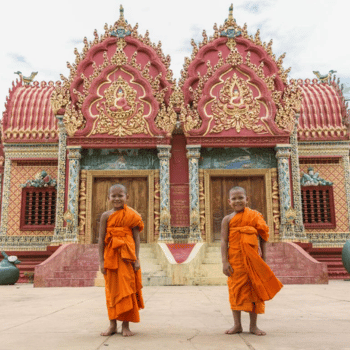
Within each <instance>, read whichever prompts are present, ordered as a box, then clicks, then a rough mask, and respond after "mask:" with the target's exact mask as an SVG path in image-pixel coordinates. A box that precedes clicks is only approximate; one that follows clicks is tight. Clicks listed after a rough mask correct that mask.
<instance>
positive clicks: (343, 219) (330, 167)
mask: <svg viewBox="0 0 350 350" xmlns="http://www.w3.org/2000/svg"><path fill="white" fill-rule="evenodd" d="M309 167H312V168H313V169H314V172H318V173H319V175H320V177H321V178H322V179H325V180H328V181H331V182H333V193H334V205H335V218H336V225H337V226H336V228H334V229H306V230H305V231H306V232H307V233H313V232H316V231H317V232H319V233H336V232H348V231H349V224H348V211H347V205H346V193H345V184H344V181H345V178H344V176H345V175H344V168H343V165H342V163H339V164H300V171H303V172H304V173H307V172H308V168H309Z"/></svg>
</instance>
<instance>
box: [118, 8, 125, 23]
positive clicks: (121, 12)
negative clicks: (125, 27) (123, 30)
mask: <svg viewBox="0 0 350 350" xmlns="http://www.w3.org/2000/svg"><path fill="white" fill-rule="evenodd" d="M119 20H123V21H124V20H125V19H124V7H123V5H120V8H119Z"/></svg>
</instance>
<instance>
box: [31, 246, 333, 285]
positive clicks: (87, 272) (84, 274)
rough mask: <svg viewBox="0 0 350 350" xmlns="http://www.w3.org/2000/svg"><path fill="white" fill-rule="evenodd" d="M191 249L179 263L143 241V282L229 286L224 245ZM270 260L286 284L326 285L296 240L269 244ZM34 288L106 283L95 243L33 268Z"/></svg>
mask: <svg viewBox="0 0 350 350" xmlns="http://www.w3.org/2000/svg"><path fill="white" fill-rule="evenodd" d="M191 248H192V249H191V250H190V251H189V255H188V256H187V258H186V259H183V262H182V263H181V264H178V263H177V262H176V260H175V258H174V256H173V255H172V253H171V250H170V249H169V248H168V245H167V244H165V243H155V244H141V247H140V260H141V270H142V281H143V285H144V286H159V285H162V286H166V285H226V281H227V277H226V276H225V275H224V274H223V273H222V263H221V253H220V244H219V243H213V244H207V243H197V244H196V245H195V246H194V247H191ZM267 263H268V264H269V265H270V267H271V268H272V270H273V271H274V273H275V274H276V276H277V277H278V278H279V279H280V280H281V282H282V283H283V284H305V283H306V284H307V283H328V274H327V265H326V264H325V263H321V262H318V261H316V260H315V259H313V258H312V257H311V256H310V255H309V254H307V253H306V252H305V251H304V250H303V249H302V248H300V247H299V246H298V245H296V244H294V243H269V244H268V245H267ZM34 286H35V287H88V286H104V278H103V275H102V274H101V273H100V272H99V259H98V246H97V244H90V245H81V244H68V245H64V246H61V247H60V248H59V249H58V250H57V251H56V252H55V253H54V254H53V255H52V256H51V257H50V258H48V259H47V260H46V261H44V262H43V263H41V264H40V265H38V266H37V267H36V268H35V277H34Z"/></svg>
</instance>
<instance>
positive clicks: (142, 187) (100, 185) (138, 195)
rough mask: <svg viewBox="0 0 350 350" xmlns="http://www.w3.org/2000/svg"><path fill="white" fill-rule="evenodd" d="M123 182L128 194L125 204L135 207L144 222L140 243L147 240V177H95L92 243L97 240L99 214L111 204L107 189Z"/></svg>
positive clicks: (109, 207) (110, 206)
mask: <svg viewBox="0 0 350 350" xmlns="http://www.w3.org/2000/svg"><path fill="white" fill-rule="evenodd" d="M116 183H121V184H123V185H124V186H125V187H126V189H127V191H128V195H129V199H128V201H127V205H128V206H130V207H131V208H133V209H135V210H136V211H137V212H138V213H139V214H140V215H141V216H142V220H143V222H144V223H145V228H144V229H143V231H142V232H141V233H140V239H141V242H142V243H146V242H147V222H148V184H147V177H125V178H121V177H114V178H113V177H95V178H94V182H93V189H92V218H91V219H92V220H91V225H92V240H93V241H92V243H97V242H98V230H99V225H100V217H101V214H102V213H103V212H105V211H107V210H109V209H111V208H112V207H113V206H112V205H111V203H109V201H108V190H109V188H110V187H111V186H112V185H114V184H116Z"/></svg>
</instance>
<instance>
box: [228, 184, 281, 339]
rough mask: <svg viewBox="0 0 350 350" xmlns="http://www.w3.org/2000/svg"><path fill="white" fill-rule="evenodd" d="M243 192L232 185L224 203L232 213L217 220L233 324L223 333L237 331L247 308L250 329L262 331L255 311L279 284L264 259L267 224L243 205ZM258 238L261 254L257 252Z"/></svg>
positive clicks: (253, 331) (276, 290)
mask: <svg viewBox="0 0 350 350" xmlns="http://www.w3.org/2000/svg"><path fill="white" fill-rule="evenodd" d="M247 202H248V198H247V193H246V191H245V189H244V188H242V187H238V186H237V187H233V188H231V190H230V192H229V199H228V203H229V205H230V207H231V208H232V209H233V213H232V214H230V215H227V216H225V217H224V219H223V220H222V224H221V256H222V264H223V273H224V274H225V275H226V276H228V280H227V284H228V289H229V298H230V304H231V309H232V314H233V320H234V326H233V327H232V328H231V329H229V330H227V331H226V332H225V333H226V334H235V333H241V332H242V331H243V328H242V324H241V311H246V312H249V316H250V332H251V333H253V334H256V335H266V333H265V332H264V331H262V330H261V329H259V328H258V326H257V317H258V314H262V313H264V312H265V304H264V301H266V300H270V299H272V298H273V297H274V296H275V294H276V293H277V292H278V291H279V290H280V289H281V288H282V283H281V282H280V281H279V280H278V279H277V278H276V277H275V275H274V274H273V272H272V271H271V269H270V268H269V267H268V266H267V264H266V263H265V261H266V241H267V240H268V238H269V233H268V232H269V228H268V226H267V225H266V223H265V221H264V218H263V216H262V215H261V214H260V213H259V212H257V211H255V210H252V209H249V208H248V207H247ZM259 240H260V245H261V252H262V258H261V257H260V255H259Z"/></svg>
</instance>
